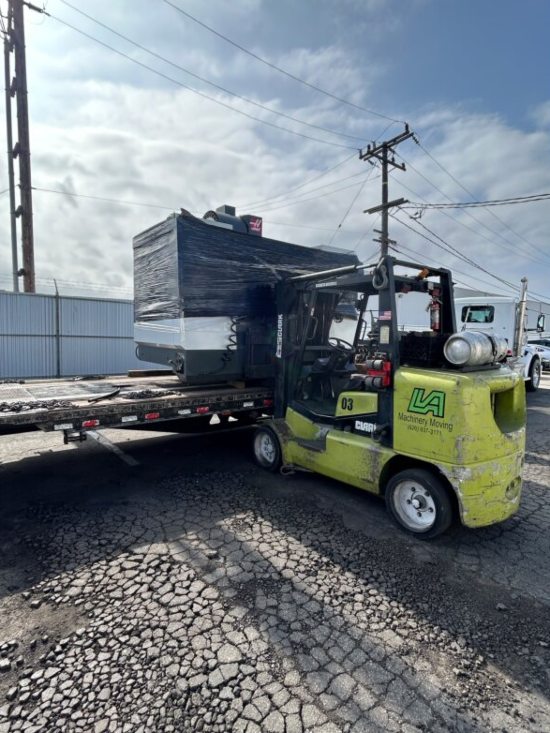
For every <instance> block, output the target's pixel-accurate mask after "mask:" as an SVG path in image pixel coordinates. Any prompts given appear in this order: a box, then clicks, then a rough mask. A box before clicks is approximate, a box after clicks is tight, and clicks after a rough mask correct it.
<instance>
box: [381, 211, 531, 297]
mask: <svg viewBox="0 0 550 733" xmlns="http://www.w3.org/2000/svg"><path fill="white" fill-rule="evenodd" d="M404 213H406V212H404ZM391 216H392V217H393V218H394V219H395V220H396V221H398V222H399V223H400V224H402V225H403V226H405V227H407V229H410V230H411V231H412V232H414V233H415V234H418V235H420V236H421V237H423V238H424V239H426V240H427V241H428V242H430V243H431V244H434V245H435V246H437V247H440V248H443V249H445V250H446V251H447V252H449V253H450V254H454V255H455V256H456V257H458V258H459V259H461V260H463V261H464V262H466V263H467V264H469V265H471V266H472V267H475V268H476V269H477V270H481V271H482V272H484V273H485V274H486V275H489V277H492V278H493V279H495V280H498V282H500V283H502V284H504V285H506V286H507V287H509V288H511V289H512V290H515V291H519V290H520V288H519V287H518V286H517V285H514V284H513V283H511V282H509V281H508V280H505V279H504V278H502V277H500V276H499V275H495V274H494V273H493V272H490V271H489V270H487V269H486V268H485V267H482V265H480V264H479V263H477V262H475V261H474V260H472V259H471V258H470V257H467V256H466V255H464V254H462V252H460V250H458V249H457V248H456V247H454V246H453V245H452V244H449V242H447V241H446V240H445V239H443V237H441V236H439V234H436V233H435V232H434V231H432V230H431V229H429V227H427V226H425V225H424V224H422V222H419V221H418V220H416V219H413V217H411V216H410V214H407V216H408V217H409V219H413V221H415V222H416V223H417V224H419V225H420V226H421V227H422V228H423V229H425V230H426V231H427V232H429V233H430V234H431V235H432V236H434V237H436V239H438V240H439V242H441V243H442V245H444V246H443V247H442V245H441V244H439V242H436V241H434V240H433V239H431V238H430V237H427V236H426V235H425V234H423V233H422V232H419V231H418V230H417V229H414V228H413V227H412V226H410V225H408V224H407V223H406V222H404V221H401V219H398V218H397V217H396V216H395V215H394V214H391ZM531 293H532V295H534V296H536V297H538V298H543V300H544V299H545V298H546V296H544V295H541V293H537V292H536V291H534V290H532V291H531Z"/></svg>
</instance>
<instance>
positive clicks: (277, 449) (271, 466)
mask: <svg viewBox="0 0 550 733" xmlns="http://www.w3.org/2000/svg"><path fill="white" fill-rule="evenodd" d="M254 458H255V459H256V463H258V464H259V465H260V466H261V467H262V468H266V469H267V470H268V471H277V470H278V469H279V466H280V465H281V446H280V445H279V439H278V438H277V436H276V434H275V433H274V432H273V430H271V428H268V427H263V426H262V427H261V428H258V429H257V430H256V433H255V435H254Z"/></svg>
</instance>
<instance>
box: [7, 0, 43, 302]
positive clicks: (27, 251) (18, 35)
mask: <svg viewBox="0 0 550 733" xmlns="http://www.w3.org/2000/svg"><path fill="white" fill-rule="evenodd" d="M23 5H29V7H32V8H33V9H34V7H33V6H32V5H31V4H30V3H25V2H24V0H8V7H9V9H8V18H9V19H11V25H10V26H9V28H8V32H9V41H10V50H11V49H12V48H13V51H14V56H15V77H14V79H13V82H12V84H11V95H12V96H15V98H16V104H17V133H18V141H17V143H16V144H15V146H14V147H13V151H12V155H13V157H14V158H19V187H20V197H21V198H20V205H19V206H18V207H17V209H16V210H15V215H16V216H20V217H21V248H22V254H23V285H24V290H25V292H26V293H34V292H35V275H34V235H33V213H32V183H31V150H30V135H29V107H28V99H27V63H26V58H25V26H24V18H23ZM37 10H38V8H37Z"/></svg>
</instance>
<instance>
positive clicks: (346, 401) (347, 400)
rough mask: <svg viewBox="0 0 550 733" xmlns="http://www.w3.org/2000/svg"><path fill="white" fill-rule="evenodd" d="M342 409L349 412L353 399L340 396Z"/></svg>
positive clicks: (351, 408)
mask: <svg viewBox="0 0 550 733" xmlns="http://www.w3.org/2000/svg"><path fill="white" fill-rule="evenodd" d="M342 410H347V411H348V412H351V411H352V410H353V399H352V398H351V397H342Z"/></svg>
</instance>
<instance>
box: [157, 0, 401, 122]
mask: <svg viewBox="0 0 550 733" xmlns="http://www.w3.org/2000/svg"><path fill="white" fill-rule="evenodd" d="M164 2H165V3H166V4H167V5H170V6H171V7H172V8H174V10H177V11H178V13H181V15H184V16H185V17H186V18H189V20H192V21H193V22H194V23H197V24H198V25H200V26H202V28H205V29H206V30H207V31H210V33H213V34H214V35H216V36H218V38H221V39H223V40H224V41H226V42H227V43H230V44H231V45H232V46H234V47H235V48H238V49H239V50H240V51H243V53H246V54H248V55H249V56H251V57H252V58H254V59H256V60H257V61H260V62H261V63H262V64H265V65H266V66H269V67H270V68H271V69H274V70H275V71H278V72H279V73H280V74H284V75H285V76H287V77H288V78H289V79H293V80H294V81H297V82H298V83H300V84H303V85H304V86H307V87H309V88H310V89H314V90H315V91H316V92H320V93H321V94H324V95H325V96H327V97H330V98H331V99H334V100H336V101H337V102H340V103H342V104H346V105H348V106H349V107H354V108H355V109H358V110H361V112H367V114H370V115H374V116H375V117H380V118H381V119H384V120H388V121H390V122H392V123H394V122H395V123H401V124H404V123H403V121H402V120H398V119H396V118H395V117H390V116H389V115H385V114H382V113H381V112H376V111H375V110H372V109H369V108H368V107H363V106H362V105H360V104H355V102H351V101H350V100H349V99H344V98H343V97H339V96H338V95H336V94H333V93H332V92H329V91H328V90H326V89H322V88H321V87H319V86H317V85H316V84H312V83H311V82H309V81H306V80H305V79H302V78H301V77H299V76H296V75H295V74H292V73H291V72H290V71H287V70H286V69H282V68H281V67H280V66H277V65H276V64H273V63H272V62H271V61H268V60H267V59H265V58H263V57H262V56H259V55H258V54H256V53H254V51H251V50H250V49H248V48H245V47H244V46H241V45H240V44H239V43H237V42H236V41H233V40H232V39H231V38H229V37H228V36H226V35H224V34H223V33H220V31H217V30H216V29H215V28H212V26H209V25H207V24H206V23H204V22H203V21H202V20H199V19H198V18H196V17H195V16H194V15H191V13H188V12H187V11H186V10H184V9H183V8H181V7H180V6H179V5H176V4H175V3H173V2H171V1H170V0H164Z"/></svg>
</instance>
